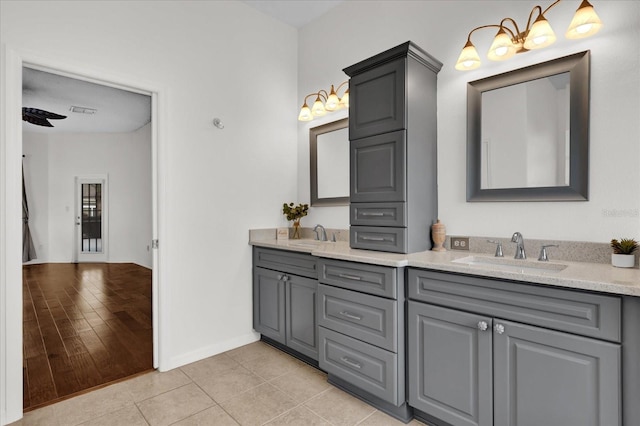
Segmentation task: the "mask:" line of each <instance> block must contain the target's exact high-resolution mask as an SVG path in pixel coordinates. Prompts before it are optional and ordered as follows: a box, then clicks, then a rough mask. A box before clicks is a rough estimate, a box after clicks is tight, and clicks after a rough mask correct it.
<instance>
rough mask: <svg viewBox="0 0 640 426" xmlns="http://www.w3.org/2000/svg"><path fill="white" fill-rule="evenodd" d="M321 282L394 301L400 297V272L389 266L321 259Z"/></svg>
mask: <svg viewBox="0 0 640 426" xmlns="http://www.w3.org/2000/svg"><path fill="white" fill-rule="evenodd" d="M318 262H319V269H320V277H319V279H320V282H321V283H324V284H330V285H334V286H337V287H342V288H346V289H348V290H356V291H361V292H364V293H369V294H373V295H376V296H384V297H389V298H392V299H395V298H397V295H398V291H397V290H398V279H397V274H398V270H397V269H396V268H391V267H388V266H378V265H370V264H368V263H356V262H346V261H343V260H333V259H319V261H318Z"/></svg>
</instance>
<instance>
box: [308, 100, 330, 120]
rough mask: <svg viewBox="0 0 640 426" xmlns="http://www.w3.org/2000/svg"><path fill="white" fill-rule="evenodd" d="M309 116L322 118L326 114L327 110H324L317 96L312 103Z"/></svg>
mask: <svg viewBox="0 0 640 426" xmlns="http://www.w3.org/2000/svg"><path fill="white" fill-rule="evenodd" d="M311 114H313V116H314V117H322V116H323V115H326V114H327V110H326V109H324V105H322V101H321V100H320V96H318V97H317V98H316V101H315V102H314V103H313V107H311Z"/></svg>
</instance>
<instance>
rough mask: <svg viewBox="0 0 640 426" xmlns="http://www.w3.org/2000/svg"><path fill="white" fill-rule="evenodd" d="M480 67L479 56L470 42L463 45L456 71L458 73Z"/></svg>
mask: <svg viewBox="0 0 640 426" xmlns="http://www.w3.org/2000/svg"><path fill="white" fill-rule="evenodd" d="M479 66H480V56H478V51H477V50H476V48H475V46H474V45H473V43H471V40H469V41H467V44H465V45H464V48H463V49H462V52H460V56H459V57H458V61H457V62H456V69H457V70H459V71H469V70H473V69H476V68H478V67H479Z"/></svg>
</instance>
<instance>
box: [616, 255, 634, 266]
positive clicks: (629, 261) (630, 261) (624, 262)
mask: <svg viewBox="0 0 640 426" xmlns="http://www.w3.org/2000/svg"><path fill="white" fill-rule="evenodd" d="M611 264H612V265H613V266H615V267H616V268H633V267H634V266H635V264H636V256H635V255H634V254H615V253H614V254H612V255H611Z"/></svg>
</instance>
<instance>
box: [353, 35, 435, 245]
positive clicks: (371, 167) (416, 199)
mask: <svg viewBox="0 0 640 426" xmlns="http://www.w3.org/2000/svg"><path fill="white" fill-rule="evenodd" d="M441 67H442V64H441V63H440V62H439V61H438V60H436V59H435V58H433V57H432V56H431V55H429V54H428V53H426V52H425V51H423V50H422V49H420V48H419V47H418V46H416V45H415V44H413V43H412V42H407V43H404V44H402V45H400V46H396V47H394V48H392V49H389V50H387V51H385V52H383V53H380V54H379V55H376V56H373V57H371V58H369V59H366V60H364V61H361V62H359V63H357V64H355V65H352V66H350V67H348V68H345V69H344V72H345V73H346V74H347V75H348V76H349V77H350V80H349V95H350V102H349V140H350V146H351V149H350V203H351V215H350V225H351V227H350V237H351V238H350V242H351V247H353V248H360V249H368V250H377V251H387V252H395V253H410V252H416V251H423V250H428V249H429V248H431V238H430V234H429V229H430V226H431V224H432V223H435V221H436V219H437V213H438V206H437V202H438V197H437V153H436V138H437V129H436V123H437V120H436V86H437V80H436V75H437V73H438V71H440V68H441Z"/></svg>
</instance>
